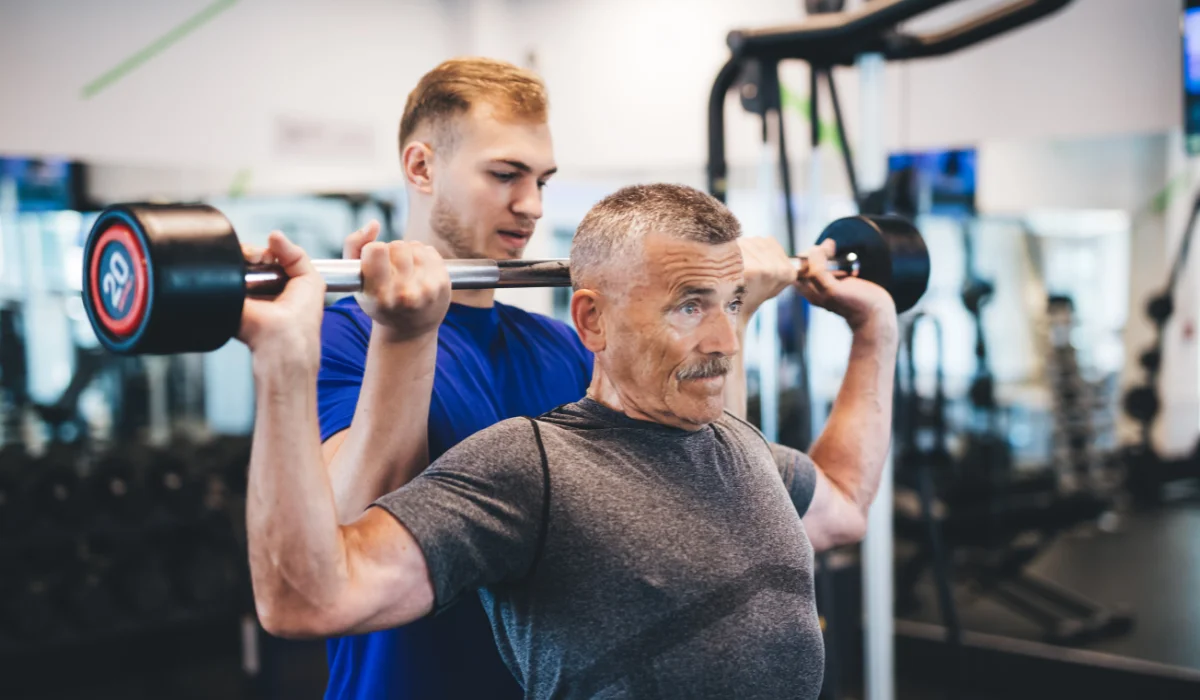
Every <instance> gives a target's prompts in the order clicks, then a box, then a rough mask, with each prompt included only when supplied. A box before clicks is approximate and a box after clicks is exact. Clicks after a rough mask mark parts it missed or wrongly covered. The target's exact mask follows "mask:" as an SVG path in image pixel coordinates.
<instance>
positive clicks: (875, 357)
mask: <svg viewBox="0 0 1200 700" xmlns="http://www.w3.org/2000/svg"><path fill="white" fill-rule="evenodd" d="M898 336H899V333H898V331H897V327H896V321H895V317H894V316H890V315H889V316H887V317H880V318H878V319H875V320H873V321H870V322H868V323H866V324H864V325H863V326H862V327H860V328H859V329H857V330H856V331H855V332H854V339H853V341H852V343H851V346H850V362H849V364H848V365H847V367H846V376H845V378H844V379H843V380H842V387H841V389H840V390H839V391H838V395H837V399H836V400H835V401H834V404H833V410H832V411H831V412H830V414H829V418H828V420H827V421H826V423H825V428H824V430H822V431H821V434H820V435H819V436H818V437H817V439H816V441H815V442H813V445H812V448H811V449H810V450H809V455H810V456H811V457H812V459H813V461H814V462H816V463H817V464H818V465H820V467H821V470H822V472H824V474H825V476H826V478H828V479H829V480H830V481H831V482H832V483H833V484H834V485H836V486H837V487H838V489H839V490H840V491H842V493H844V494H845V495H846V496H847V497H848V498H850V499H851V500H853V501H854V503H855V504H856V505H858V506H859V507H860V508H862V510H863V512H864V513H865V512H866V509H867V508H868V507H869V506H870V504H871V501H872V500H873V499H874V498H875V492H876V490H878V488H879V478H880V474H881V473H882V471H883V464H884V462H885V460H886V459H887V453H888V448H889V447H890V445H891V438H892V391H893V384H894V381H895V371H896V349H897V342H898Z"/></svg>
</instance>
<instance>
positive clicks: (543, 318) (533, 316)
mask: <svg viewBox="0 0 1200 700" xmlns="http://www.w3.org/2000/svg"><path fill="white" fill-rule="evenodd" d="M496 309H497V310H498V311H499V312H500V316H501V317H502V318H504V319H506V320H507V321H509V322H510V323H515V324H519V325H532V326H538V327H541V328H546V329H551V330H554V331H555V332H564V331H565V332H567V333H570V334H572V335H574V333H575V329H574V328H572V327H571V326H570V324H567V323H563V322H562V321H560V320H558V319H557V318H554V317H552V316H547V315H546V314H540V313H538V312H536V311H527V310H525V309H522V308H521V307H519V306H512V305H510V304H504V303H501V302H496Z"/></svg>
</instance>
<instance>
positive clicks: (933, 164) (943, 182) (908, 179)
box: [888, 149, 976, 217]
mask: <svg viewBox="0 0 1200 700" xmlns="http://www.w3.org/2000/svg"><path fill="white" fill-rule="evenodd" d="M975 160H976V158H975V150H974V149H950V150H944V151H922V152H915V153H914V152H908V153H893V154H891V155H890V156H888V183H889V187H890V188H893V189H894V190H895V191H894V192H892V193H891V197H892V200H893V201H892V206H893V208H894V209H895V210H896V211H897V212H901V213H905V214H907V215H910V216H911V215H916V214H937V215H940V216H953V217H963V216H968V217H969V216H974V214H975V173H976V166H975Z"/></svg>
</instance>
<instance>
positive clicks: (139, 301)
mask: <svg viewBox="0 0 1200 700" xmlns="http://www.w3.org/2000/svg"><path fill="white" fill-rule="evenodd" d="M88 273H89V278H90V282H89V288H90V291H91V298H92V299H91V300H92V305H93V310H94V311H95V312H96V315H97V316H98V317H99V319H100V324H101V326H102V327H103V328H104V330H106V331H108V332H109V333H111V334H112V335H114V336H116V337H118V338H127V337H130V336H132V335H133V334H134V332H136V330H137V328H138V326H139V325H140V324H141V322H142V317H143V316H144V315H145V312H146V294H147V291H148V290H147V286H146V257H145V255H144V254H143V252H142V247H141V245H140V243H139V241H138V240H137V238H135V237H134V235H133V232H132V231H130V230H129V228H127V227H126V226H123V225H120V224H117V225H114V226H111V227H109V228H108V229H106V230H105V231H104V233H102V234H100V237H99V239H98V240H97V242H96V246H95V248H94V249H93V255H92V262H91V265H90V269H89V270H88Z"/></svg>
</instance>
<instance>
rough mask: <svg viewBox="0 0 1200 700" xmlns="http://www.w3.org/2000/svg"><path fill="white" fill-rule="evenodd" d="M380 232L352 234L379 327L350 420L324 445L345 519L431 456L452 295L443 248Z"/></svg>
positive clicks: (364, 300)
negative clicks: (433, 403) (443, 330)
mask: <svg viewBox="0 0 1200 700" xmlns="http://www.w3.org/2000/svg"><path fill="white" fill-rule="evenodd" d="M375 232H376V230H375V229H372V228H368V229H364V230H362V231H358V232H355V233H354V234H351V236H350V237H349V238H348V239H347V240H346V245H345V249H344V256H345V257H347V258H357V257H359V256H360V251H361V257H362V259H363V278H364V282H365V284H364V290H363V292H362V294H360V295H359V303H360V305H361V306H362V308H363V310H364V311H366V312H367V314H368V315H369V316H371V318H372V320H373V327H372V331H371V336H370V340H369V341H368V346H367V350H366V362H365V367H364V368H363V374H362V378H361V386H360V387H359V391H358V394H357V404H356V406H355V409H354V417H353V419H352V420H351V423H350V427H349V428H347V429H345V430H342V431H340V432H338V433H336V434H334V435H332V436H330V437H329V438H328V439H326V440H325V442H324V444H323V445H322V447H321V454H322V458H323V460H324V462H325V465H326V467H327V468H328V470H329V476H330V479H331V481H332V485H333V494H334V501H335V503H336V506H337V514H338V522H340V523H349V522H351V521H353V520H355V519H356V518H357V517H358V516H359V515H361V514H362V512H363V510H364V509H365V508H367V506H369V505H370V504H371V503H372V502H373V501H374V500H375V499H376V498H379V497H380V496H382V495H383V494H385V493H389V492H391V491H394V490H395V489H397V488H399V487H400V486H402V485H404V484H406V483H408V482H409V481H410V480H411V479H412V478H413V477H415V476H416V475H417V474H419V473H421V470H423V469H424V468H425V467H426V466H428V464H429V442H428V440H429V438H428V429H429V427H428V426H429V403H430V400H431V397H432V394H433V377H434V368H435V365H436V361H437V329H438V324H440V322H441V319H442V318H443V317H444V316H445V313H446V308H447V307H448V305H449V298H450V278H449V275H448V273H447V272H446V267H445V264H444V262H443V261H442V259H441V256H439V255H438V253H437V251H436V250H434V249H433V248H432V247H431V246H427V245H423V244H419V243H403V242H396V243H392V244H389V245H387V246H384V245H383V244H380V243H373V242H370V241H371V239H373V238H374V234H375Z"/></svg>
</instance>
